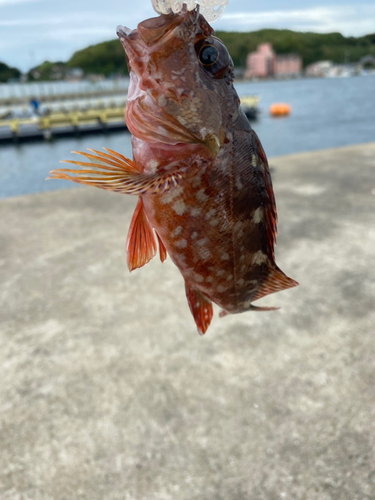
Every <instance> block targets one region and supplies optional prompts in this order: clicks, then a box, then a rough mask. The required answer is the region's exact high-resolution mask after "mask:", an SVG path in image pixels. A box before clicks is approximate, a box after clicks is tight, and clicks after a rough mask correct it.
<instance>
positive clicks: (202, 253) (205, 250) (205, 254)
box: [197, 247, 211, 260]
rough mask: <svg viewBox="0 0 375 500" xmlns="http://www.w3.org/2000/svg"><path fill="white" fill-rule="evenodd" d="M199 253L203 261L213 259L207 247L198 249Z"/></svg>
mask: <svg viewBox="0 0 375 500" xmlns="http://www.w3.org/2000/svg"><path fill="white" fill-rule="evenodd" d="M197 253H198V255H199V257H200V258H201V259H202V260H208V259H209V258H210V257H211V252H210V251H209V249H208V248H207V247H200V248H198V249H197Z"/></svg>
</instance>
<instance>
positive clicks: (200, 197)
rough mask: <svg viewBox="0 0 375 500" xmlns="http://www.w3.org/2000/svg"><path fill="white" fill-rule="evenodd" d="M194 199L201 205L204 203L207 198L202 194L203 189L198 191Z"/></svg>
mask: <svg viewBox="0 0 375 500" xmlns="http://www.w3.org/2000/svg"><path fill="white" fill-rule="evenodd" d="M195 197H196V199H197V200H198V201H201V202H202V203H205V202H206V201H207V200H208V196H207V195H206V193H205V192H204V189H200V190H199V191H198V192H197V194H196V195H195Z"/></svg>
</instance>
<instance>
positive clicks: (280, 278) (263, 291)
mask: <svg viewBox="0 0 375 500" xmlns="http://www.w3.org/2000/svg"><path fill="white" fill-rule="evenodd" d="M294 286H298V283H297V281H294V280H293V279H291V278H288V276H286V275H285V274H284V273H283V272H282V271H281V269H279V268H278V267H277V266H276V267H274V268H271V269H270V272H269V274H268V276H267V278H266V279H265V281H263V283H262V284H261V286H260V288H259V289H258V291H257V293H256V294H255V296H254V297H252V299H251V301H255V300H258V299H261V298H262V297H265V296H266V295H269V294H270V293H275V292H281V291H282V290H286V289H288V288H293V287H294ZM254 307H255V306H254Z"/></svg>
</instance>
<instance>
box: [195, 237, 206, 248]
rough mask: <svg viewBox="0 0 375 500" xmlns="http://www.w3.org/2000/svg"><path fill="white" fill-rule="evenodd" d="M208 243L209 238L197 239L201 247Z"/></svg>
mask: <svg viewBox="0 0 375 500" xmlns="http://www.w3.org/2000/svg"><path fill="white" fill-rule="evenodd" d="M206 243H207V238H202V239H201V240H198V241H197V245H199V246H200V247H201V246H203V245H205V244H206Z"/></svg>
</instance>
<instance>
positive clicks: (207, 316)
mask: <svg viewBox="0 0 375 500" xmlns="http://www.w3.org/2000/svg"><path fill="white" fill-rule="evenodd" d="M185 291H186V298H187V301H188V304H189V307H190V311H191V314H192V315H193V317H194V321H195V324H196V325H197V328H198V333H199V335H203V334H204V333H205V332H206V330H207V328H208V327H209V325H210V323H211V319H212V316H213V308H212V302H211V301H210V299H208V298H207V297H206V296H205V295H203V293H202V292H200V291H199V290H197V289H196V288H193V287H191V286H190V285H189V284H188V283H187V282H186V281H185Z"/></svg>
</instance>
